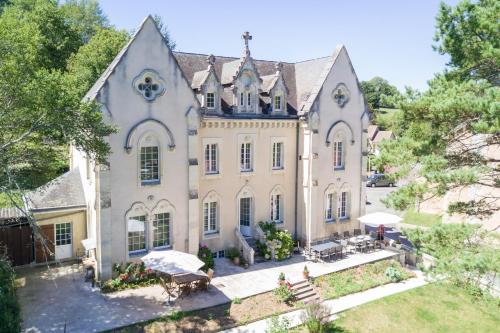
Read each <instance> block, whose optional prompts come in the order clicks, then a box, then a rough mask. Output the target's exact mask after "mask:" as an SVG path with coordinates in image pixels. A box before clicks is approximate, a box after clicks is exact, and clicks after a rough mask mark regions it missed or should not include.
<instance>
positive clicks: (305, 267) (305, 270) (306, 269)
mask: <svg viewBox="0 0 500 333" xmlns="http://www.w3.org/2000/svg"><path fill="white" fill-rule="evenodd" d="M302 272H304V273H309V269H308V268H307V265H304V270H303V271H302Z"/></svg>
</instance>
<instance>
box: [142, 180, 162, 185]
mask: <svg viewBox="0 0 500 333" xmlns="http://www.w3.org/2000/svg"><path fill="white" fill-rule="evenodd" d="M160 184H161V182H160V181H159V180H152V181H141V186H154V185H160Z"/></svg>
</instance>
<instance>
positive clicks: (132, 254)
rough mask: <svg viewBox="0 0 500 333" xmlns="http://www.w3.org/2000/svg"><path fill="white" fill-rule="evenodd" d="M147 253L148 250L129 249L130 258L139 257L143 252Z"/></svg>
mask: <svg viewBox="0 0 500 333" xmlns="http://www.w3.org/2000/svg"><path fill="white" fill-rule="evenodd" d="M146 253H148V250H136V251H129V252H128V256H129V257H130V258H134V257H139V256H141V255H143V254H146Z"/></svg>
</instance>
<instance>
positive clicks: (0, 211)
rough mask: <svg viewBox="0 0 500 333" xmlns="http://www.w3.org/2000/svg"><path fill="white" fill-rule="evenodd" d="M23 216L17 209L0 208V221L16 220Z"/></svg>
mask: <svg viewBox="0 0 500 333" xmlns="http://www.w3.org/2000/svg"><path fill="white" fill-rule="evenodd" d="M23 216H24V214H23V212H22V211H21V210H20V209H18V208H17V207H7V208H0V220H8V219H17V218H20V217H23Z"/></svg>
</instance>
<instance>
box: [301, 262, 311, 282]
mask: <svg viewBox="0 0 500 333" xmlns="http://www.w3.org/2000/svg"><path fill="white" fill-rule="evenodd" d="M302 276H303V277H304V279H305V280H309V269H307V265H304V270H303V271H302Z"/></svg>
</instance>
